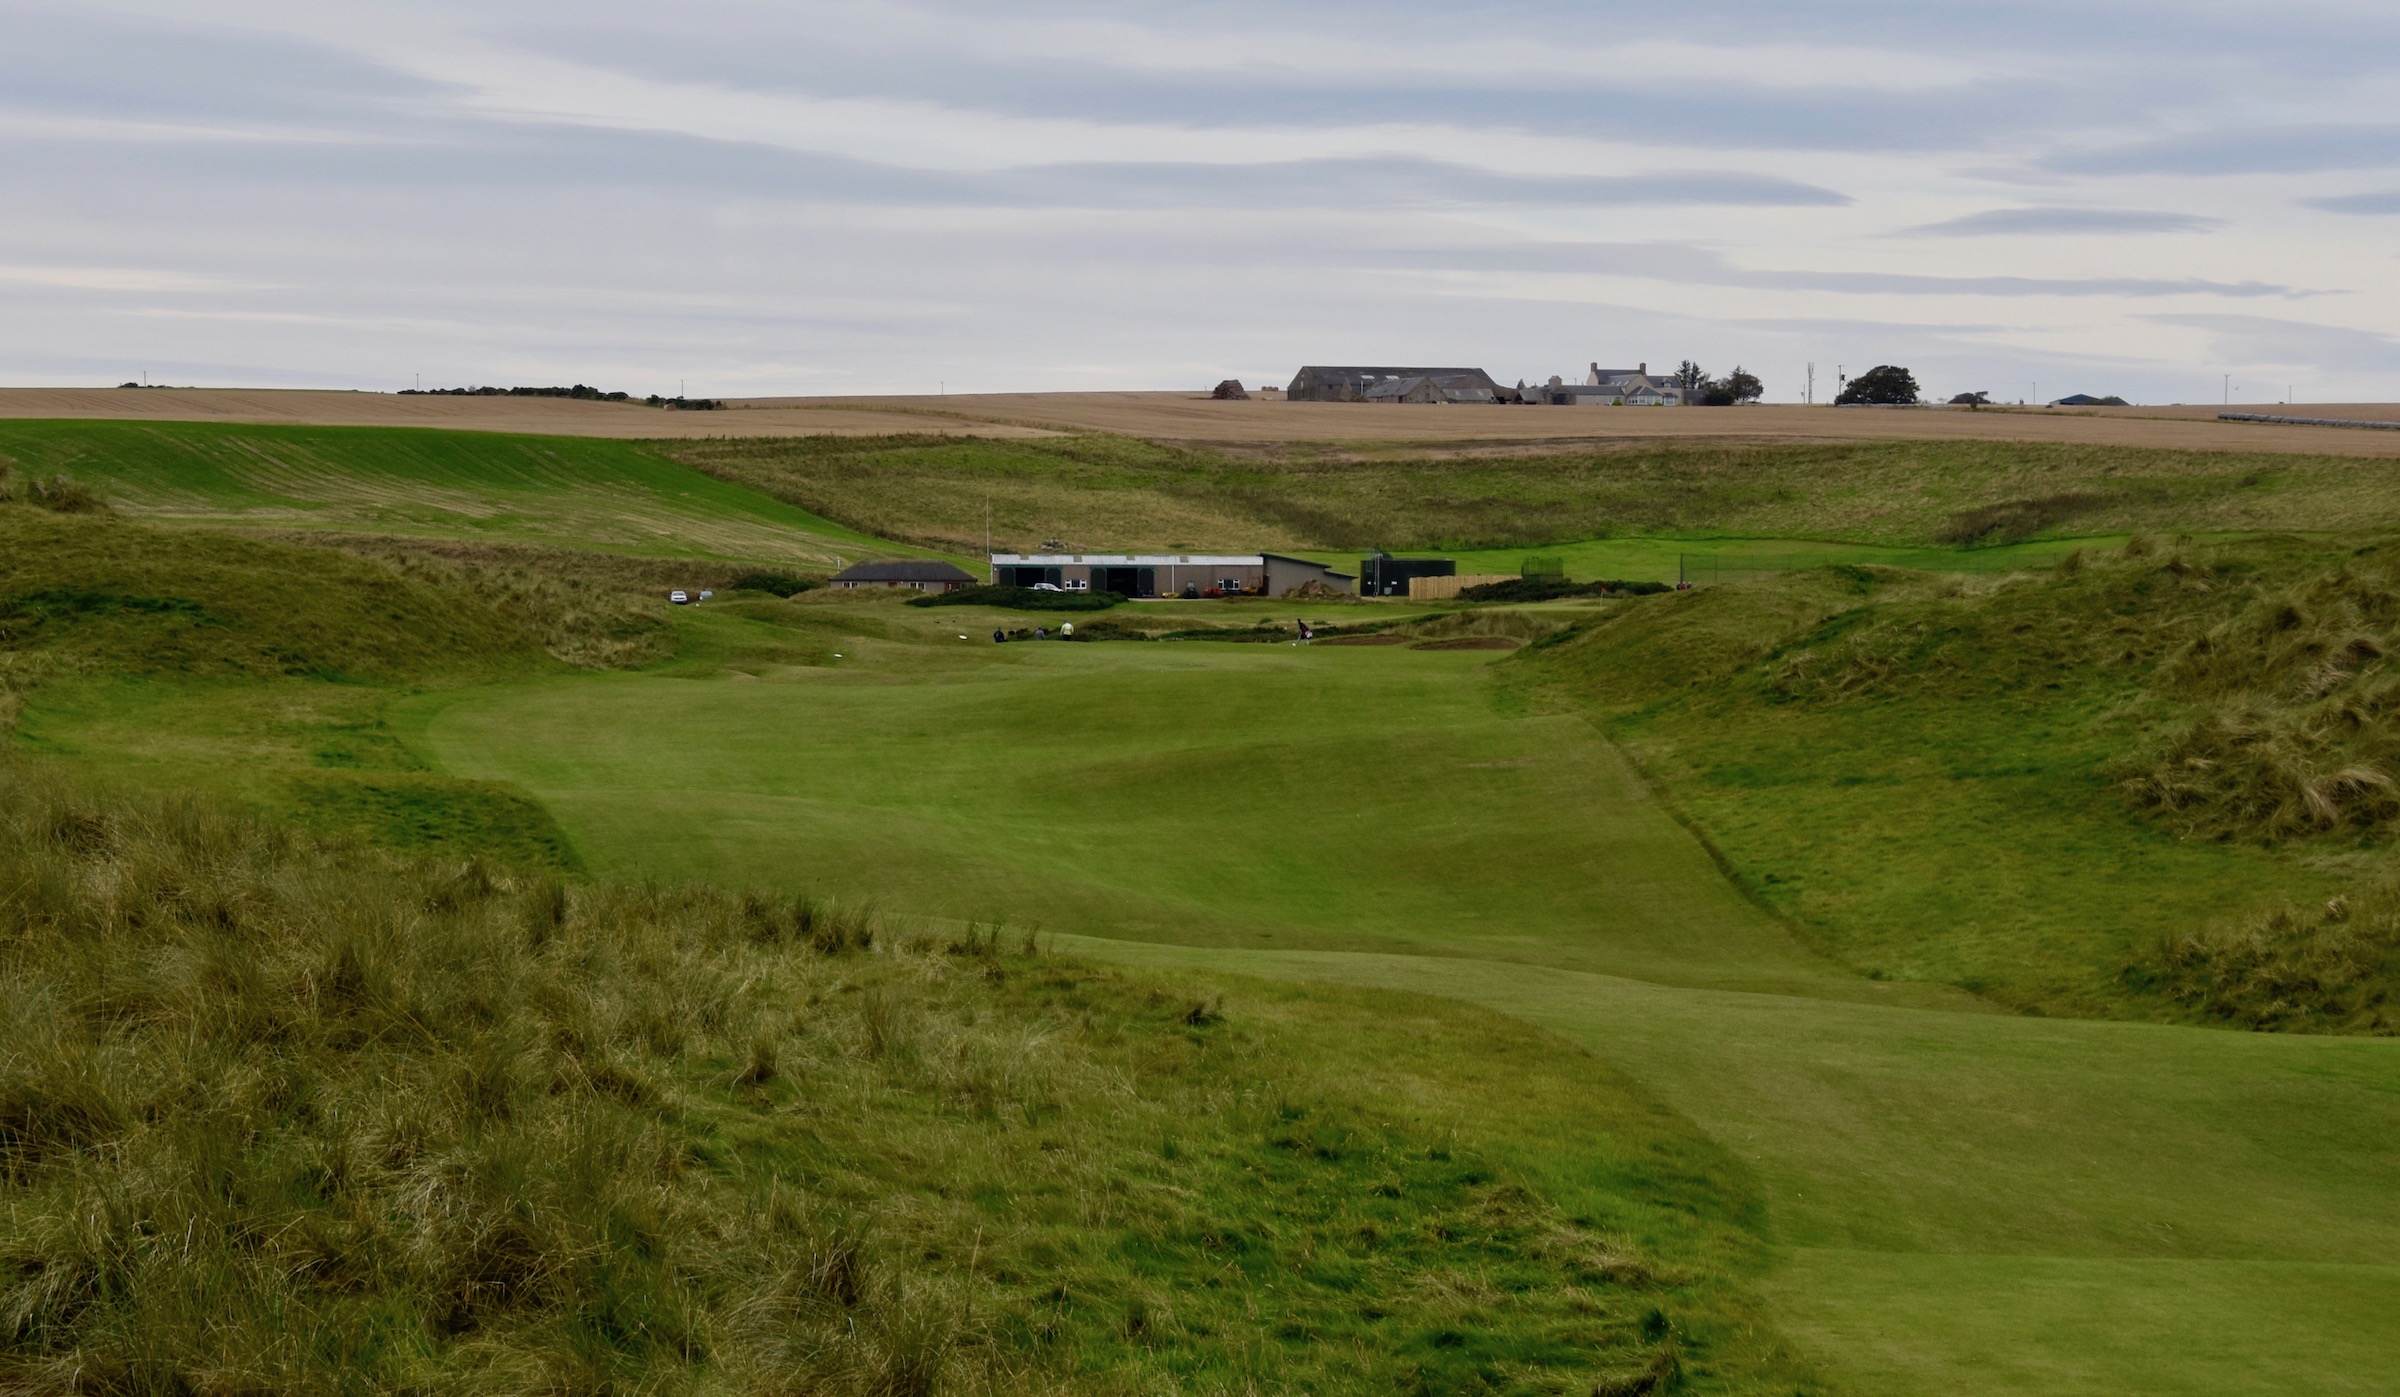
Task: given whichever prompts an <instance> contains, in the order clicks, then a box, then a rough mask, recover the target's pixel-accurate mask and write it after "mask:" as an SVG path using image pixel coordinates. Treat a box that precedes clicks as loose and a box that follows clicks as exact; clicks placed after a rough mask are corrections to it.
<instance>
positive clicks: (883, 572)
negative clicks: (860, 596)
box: [833, 558, 975, 592]
mask: <svg viewBox="0 0 2400 1397" xmlns="http://www.w3.org/2000/svg"><path fill="white" fill-rule="evenodd" d="M833 585H834V586H836V587H910V588H914V589H915V590H917V591H920V592H955V591H957V590H958V589H959V588H961V587H972V586H974V585H975V574H973V573H971V572H969V571H967V570H966V569H965V568H962V567H960V566H958V565H957V564H956V563H945V562H940V561H936V560H928V559H921V558H908V559H902V560H900V561H898V562H884V563H853V564H851V565H850V566H849V567H846V568H843V569H842V570H841V571H840V572H837V573H835V574H834V575H833Z"/></svg>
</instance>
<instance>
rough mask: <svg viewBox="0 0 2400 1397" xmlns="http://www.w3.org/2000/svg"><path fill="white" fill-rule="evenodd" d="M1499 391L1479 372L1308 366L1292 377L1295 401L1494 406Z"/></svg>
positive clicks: (1288, 393) (1290, 394) (1289, 392)
mask: <svg viewBox="0 0 2400 1397" xmlns="http://www.w3.org/2000/svg"><path fill="white" fill-rule="evenodd" d="M1501 397H1502V390H1501V387H1500V385H1499V384H1498V383H1496V382H1494V381H1493V380H1492V376H1491V375H1490V374H1487V373H1485V372H1484V371H1483V370H1481V369H1425V368H1393V367H1388V366H1386V367H1373V366H1369V367H1358V366H1329V365H1323V364H1311V365H1309V366H1308V367H1306V368H1304V369H1302V370H1300V372H1299V373H1297V374H1295V375H1294V376H1293V377H1292V386H1291V387H1290V388H1288V389H1286V390H1284V398H1285V400H1286V401H1288V402H1295V403H1303V402H1306V403H1496V402H1499V401H1500V400H1501Z"/></svg>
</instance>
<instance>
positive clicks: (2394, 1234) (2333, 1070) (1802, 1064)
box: [416, 617, 2400, 1394]
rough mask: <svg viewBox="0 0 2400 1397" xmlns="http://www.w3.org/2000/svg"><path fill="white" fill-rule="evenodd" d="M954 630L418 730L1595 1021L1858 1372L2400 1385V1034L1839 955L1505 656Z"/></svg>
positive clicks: (1203, 938) (839, 873) (1179, 925)
mask: <svg viewBox="0 0 2400 1397" xmlns="http://www.w3.org/2000/svg"><path fill="white" fill-rule="evenodd" d="M957 624H958V625H959V626H960V627H961V628H963V629H965V630H966V631H967V632H968V633H969V634H971V635H972V634H980V631H978V629H977V628H976V627H975V626H973V625H970V624H968V623H967V620H966V618H964V617H961V618H959V619H958V621H957ZM984 629H988V626H986V627H984ZM951 643H952V644H953V645H955V646H956V648H955V649H954V650H952V651H951V652H949V653H947V654H944V653H942V652H940V651H938V650H934V651H929V650H927V649H926V648H925V647H924V646H923V645H922V644H918V645H907V644H901V643H899V642H896V641H865V642H861V643H858V644H855V645H850V646H849V647H848V648H846V649H844V650H843V651H842V658H841V659H839V660H838V661H837V660H833V659H831V658H830V656H828V657H827V659H826V661H825V663H824V664H823V665H821V666H818V667H810V668H792V669H782V670H778V669H773V668H769V667H766V666H754V667H753V669H754V671H755V672H753V673H746V674H741V675H738V676H737V675H725V674H723V673H721V672H720V674H719V676H718V677H715V678H710V679H674V678H663V677H655V676H651V677H621V676H620V677H602V678H564V679H543V680H534V681H526V682H520V683H515V684H511V685H508V686H504V687H500V688H496V689H489V690H484V691H481V692H479V693H476V694H474V695H471V696H468V697H465V698H452V699H448V700H427V701H425V702H426V705H427V706H426V707H425V708H424V709H422V710H421V711H420V712H419V713H418V714H417V715H416V722H417V723H418V724H419V727H418V729H417V732H418V735H419V739H420V741H421V742H422V744H423V745H424V746H425V747H426V748H427V749H428V750H429V751H430V752H432V753H434V754H436V755H437V756H438V758H439V760H440V761H441V762H443V763H444V764H446V765H448V766H449V767H450V768H451V769H452V770H454V771H455V772H457V773H458V774H461V775H471V776H477V777H485V778H493V779H503V780H509V781H513V782H516V783H518V784H520V785H522V786H523V787H525V788H527V789H530V790H531V791H533V792H534V793H535V794H536V795H538V796H539V797H540V798H541V799H542V800H543V801H544V803H545V804H547V805H548V806H549V807H550V808H551V809H553V810H554V811H556V812H557V813H558V815H559V818H560V820H561V823H562V824H563V826H564V827H565V828H566V830H567V832H568V835H569V836H570V838H572V839H573V840H574V841H575V843H576V845H577V848H578V851H579V852H580V853H581V854H582V855H583V856H584V857H585V858H586V859H587V860H589V861H590V862H591V863H592V864H593V865H594V866H595V867H598V868H602V869H609V870H616V871H642V872H651V873H657V874H661V875H666V874H678V875H680V874H684V873H697V874H701V875H705V876H709V877H713V878H719V879H723V880H727V881H732V882H749V883H772V884H781V885H784V886H814V887H817V888H819V889H822V890H825V891H830V892H843V891H866V890H875V891H877V892H879V893H880V895H882V896H884V897H885V898H887V899H890V900H893V901H895V902H904V903H905V905H906V906H907V907H908V908H909V909H910V910H928V911H947V912H950V913H953V914H959V915H966V914H985V915H992V914H997V915H1002V916H1007V917H1010V918H1012V919H1015V920H1017V921H1019V922H1028V921H1038V922H1040V923H1042V924H1043V925H1045V926H1048V927H1051V928H1053V929H1057V930H1063V931H1073V932H1086V933H1092V934H1094V935H1095V936H1097V937H1101V938H1107V940H1105V941H1093V942H1090V943H1088V944H1090V945H1091V946H1093V947H1094V948H1096V949H1108V950H1109V953H1111V954H1116V955H1122V956H1125V957H1127V958H1129V959H1133V960H1137V961H1143V962H1148V963H1153V964H1162V965H1163V964H1177V965H1187V966H1210V967H1217V968H1242V969H1247V970H1252V971H1256V972H1259V973H1264V974H1273V975H1285V976H1293V977H1300V978H1308V979H1331V980H1338V981H1343V982H1347V983H1354V984H1361V985H1370V986H1380V987H1388V988H1403V989H1415V990H1423V991H1431V992H1435V993H1440V994H1445V995H1449V996H1453V997H1459V998H1465V999H1469V1000H1472V1001H1475V1002H1478V1003H1482V1004H1487V1005H1491V1006H1493V1007H1497V1008H1501V1009H1504V1010H1506V1011H1507V1012H1510V1013H1512V1014H1516V1015H1518V1016H1520V1017H1523V1018H1526V1019H1528V1020H1530V1021H1532V1022H1534V1023H1537V1024H1540V1025H1542V1026H1545V1027H1548V1028H1551V1029H1554V1030H1556V1031H1558V1032H1560V1033H1562V1034H1564V1035H1566V1036H1567V1037H1569V1038H1571V1039H1573V1040H1574V1041H1577V1042H1579V1043H1582V1044H1584V1045H1586V1046H1587V1047H1589V1048H1590V1049H1592V1050H1593V1051H1594V1052H1595V1053H1596V1054H1597V1055H1598V1056H1599V1057H1600V1058H1601V1059H1602V1060H1603V1061H1605V1062H1607V1063H1609V1064H1611V1065H1613V1066H1615V1067H1617V1068H1619V1069H1621V1070H1623V1071H1625V1072H1627V1073H1629V1074H1630V1075H1632V1076H1633V1077H1635V1078H1636V1079H1637V1080H1639V1081H1641V1082H1642V1083H1643V1084H1644V1085H1646V1086H1648V1087H1649V1088H1650V1089H1652V1090H1653V1091H1655V1092H1657V1093H1658V1094H1659V1095H1660V1096H1661V1097H1662V1098H1663V1099H1666V1100H1669V1101H1672V1102H1674V1103H1675V1104H1676V1106H1677V1107H1678V1109H1681V1110H1683V1111H1685V1112H1687V1113H1689V1114H1690V1115H1692V1116H1693V1117H1694V1118H1695V1119H1697V1120H1698V1121H1699V1122H1700V1123H1701V1124H1702V1125H1703V1126H1705V1127H1706V1128H1707V1129H1709V1130H1710V1131H1711V1133H1712V1134H1714V1135H1715V1137H1716V1138H1717V1140H1718V1141H1719V1142H1720V1143H1721V1144H1723V1145H1725V1146H1726V1147H1728V1148H1729V1149H1731V1150H1733V1151H1734V1152H1735V1153H1737V1154H1738V1155H1740V1156H1742V1157H1743V1158H1744V1159H1745V1160H1746V1161H1748V1162H1749V1164H1750V1165H1751V1166H1752V1167H1753V1168H1754V1169H1756V1171H1757V1172H1758V1174H1759V1176H1760V1178H1761V1180H1762V1182H1763V1184H1764V1186H1765V1189H1766V1192H1767V1198H1768V1206H1769V1217H1770V1224H1769V1225H1770V1228H1771V1231H1772V1233H1773V1235H1774V1236H1775V1238H1776V1239H1777V1241H1778V1242H1779V1243H1780V1244H1781V1245H1782V1246H1783V1247H1784V1248H1785V1249H1786V1250H1785V1255H1786V1262H1785V1264H1784V1267H1783V1269H1782V1270H1781V1272H1780V1273H1779V1275H1778V1278H1777V1280H1776V1282H1775V1293H1776V1295H1777V1296H1778V1299H1779V1306H1780V1309H1781V1316H1782V1319H1783V1322H1784V1323H1785V1324H1786V1326H1787V1327H1789V1328H1790V1329H1791V1330H1793V1331H1794V1332H1796V1333H1799V1334H1800V1335H1802V1336H1804V1337H1805V1338H1806V1339H1807V1340H1808V1341H1809V1343H1810V1345H1811V1347H1812V1349H1813V1351H1814V1354H1815V1356H1816V1357H1817V1358H1818V1360H1819V1361H1820V1362H1822V1363H1823V1364H1824V1365H1825V1367H1826V1368H1827V1369H1828V1370H1829V1372H1830V1374H1831V1375H1832V1376H1833V1377H1834V1378H1835V1379H1836V1380H1837V1382H1838V1385H1839V1386H1841V1387H1843V1388H1846V1389H1848V1390H1853V1391H1859V1392H1872V1393H1880V1392H1889V1393H1909V1392H1922V1391H1943V1392H1965V1393H1993V1394H2001V1393H2008V1394H2015V1393H2036V1392H2087V1391H2123V1392H2143V1393H2160V1394H2167V1393H2176V1394H2180V1393H2201V1392H2209V1393H2223V1392H2260V1393H2265V1392H2288V1391H2294V1390H2306V1391H2325V1392H2367V1391H2373V1390H2377V1389H2378V1385H2379V1384H2380V1383H2381V1382H2382V1380H2383V1376H2384V1375H2385V1374H2388V1373H2389V1372H2391V1371H2395V1370H2400V1327H2395V1326H2392V1325H2389V1324H2386V1323H2381V1322H2379V1321H2378V1316H2380V1315H2382V1314H2385V1313H2388V1302H2389V1301H2390V1300H2392V1299H2395V1298H2400V1271H2395V1270H2394V1269H2393V1268H2391V1267H2389V1266H2388V1265H2386V1264H2385V1262H2386V1258H2388V1257H2389V1256H2390V1255H2391V1254H2392V1250H2393V1247H2394V1245H2395V1244H2396V1243H2400V1163H2396V1161H2395V1159H2394V1156H2393V1154H2392V1152H2391V1150H2390V1148H2389V1142H2390V1140H2391V1139H2392V1138H2394V1135H2395V1128H2396V1127H2400V1045H2395V1044H2393V1043H2389V1042H2382V1041H2368V1040H2356V1039H2338V1038H2314V1039H2300V1038H2273V1037H2263V1036H2256V1035H2240V1034H2233V1033H2224V1032H2215V1031H2205V1030H2195V1029H2186V1028H2175V1027H2163V1026H2151V1025H2131V1024H2105V1023H2091V1022H2074V1021H2061V1020H2046V1019H2039V1018H2025V1017H2014V1016H2006V1015H1999V1014H1993V1013H1989V1012H1984V1011H1983V1010H1982V1009H1981V1007H1980V1006H1978V1005H1975V1004H1974V1003H1973V1002H1971V1001H1966V1000H1965V999H1964V997H1963V996H1961V997H1958V998H1957V999H1954V1000H1953V999H1944V998H1942V997H1941V994H1942V992H1941V991H1938V990H1935V989H1932V988H1931V987H1927V986H1889V985H1882V984H1876V983H1874V982H1870V981H1865V980H1862V979H1857V978H1852V977H1848V976H1845V975H1842V974H1839V973H1837V972H1835V971H1833V970H1831V969H1830V968H1829V967H1827V966H1826V965H1825V964H1824V963H1822V962H1818V961H1815V960H1813V959H1812V958H1810V957H1809V956H1808V955H1807V954H1806V953H1804V952H1803V951H1801V950H1800V949H1798V948H1797V947H1796V946H1795V945H1794V944H1793V943H1792V942H1791V941H1790V940H1789V939H1788V938H1786V937H1785V936H1784V935H1783V933H1782V932H1781V931H1780V930H1779V928H1778V927H1777V926H1776V924H1775V923H1773V922H1772V921H1770V920H1769V919H1767V918H1766V917H1765V916H1764V915H1763V914H1761V913H1759V912H1757V911H1756V910H1754V909H1753V908H1752V907H1751V906H1750V905H1749V904H1747V903H1744V902H1742V901H1740V900H1739V899H1737V898H1734V897H1732V896H1730V895H1729V894H1728V893H1727V892H1726V891H1725V889H1724V886H1723V885H1722V883H1721V882H1720V881H1719V880H1718V879H1717V878H1716V877H1715V875H1714V872H1713V869H1712V868H1711V866H1710V865H1709V864H1708V863H1707V862H1706V860H1705V859H1704V857H1703V856H1702V855H1701V853H1700V851H1699V850H1698V849H1697V848H1696V847H1694V846H1693V845H1691V844H1690V843H1688V842H1687V841H1685V840H1684V839H1683V837H1682V836H1681V834H1680V831H1678V830H1677V829H1675V828H1674V827H1673V826H1672V825H1671V824H1670V823H1669V822H1668V820H1667V819H1666V817H1665V815H1664V813H1663V812H1662V811H1661V809H1660V808H1659V807H1658V806H1656V805H1655V804H1654V803H1652V802H1650V801H1649V800H1648V799H1647V798H1646V797H1645V796H1644V795H1643V793H1642V790H1641V788H1640V787H1639V786H1638V784H1636V783H1634V782H1632V781H1630V780H1628V779H1627V778H1626V776H1625V774H1624V771H1623V769H1622V767H1621V766H1619V765H1617V764H1616V763H1615V761H1614V759H1613V757H1612V756H1611V755H1610V754H1609V752H1608V749H1607V748H1605V747H1604V746H1602V745H1600V744H1598V743H1597V742H1596V741H1595V740H1594V739H1593V738H1592V736H1591V735H1590V734H1589V732H1588V730H1587V729H1585V728H1584V727H1582V726H1581V724H1580V722H1579V720H1574V719H1568V718H1559V717H1538V716H1531V715H1524V714H1516V713H1511V712H1508V711H1504V710H1502V709H1500V708H1496V707H1495V706H1494V703H1493V700H1492V698H1491V692H1492V691H1491V689H1490V688H1489V686H1488V685H1487V684H1486V682H1485V679H1484V676H1483V675H1482V674H1481V673H1479V672H1478V670H1477V668H1476V667H1475V665H1474V662H1473V657H1470V656H1462V655H1455V654H1427V653H1422V652H1413V651H1404V650H1383V651H1377V650H1350V651H1340V650H1326V649H1318V650H1313V651H1305V652H1295V651H1293V650H1290V649H1288V648H1282V647H1275V648H1267V647H1235V646H1199V645H1189V646H1156V647H1153V646H1137V645H1104V646H1088V647H1087V646H1053V647H1037V646H1017V647H1010V648H1007V649H998V648H995V647H993V646H991V645H989V644H988V642H963V643H962V642H955V641H953V642H951ZM1177 943H1181V944H1177ZM1896 1001H1904V1002H1896Z"/></svg>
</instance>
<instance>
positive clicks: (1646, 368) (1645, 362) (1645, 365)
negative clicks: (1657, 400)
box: [1642, 359, 1650, 377]
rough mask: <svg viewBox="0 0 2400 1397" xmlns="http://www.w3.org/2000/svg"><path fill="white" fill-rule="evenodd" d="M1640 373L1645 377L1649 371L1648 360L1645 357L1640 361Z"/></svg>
mask: <svg viewBox="0 0 2400 1397" xmlns="http://www.w3.org/2000/svg"><path fill="white" fill-rule="evenodd" d="M1642 373H1643V375H1644V376H1645V377H1647V376H1648V375H1649V373H1650V361H1649V360H1647V359H1644V360H1643V361H1642Z"/></svg>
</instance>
